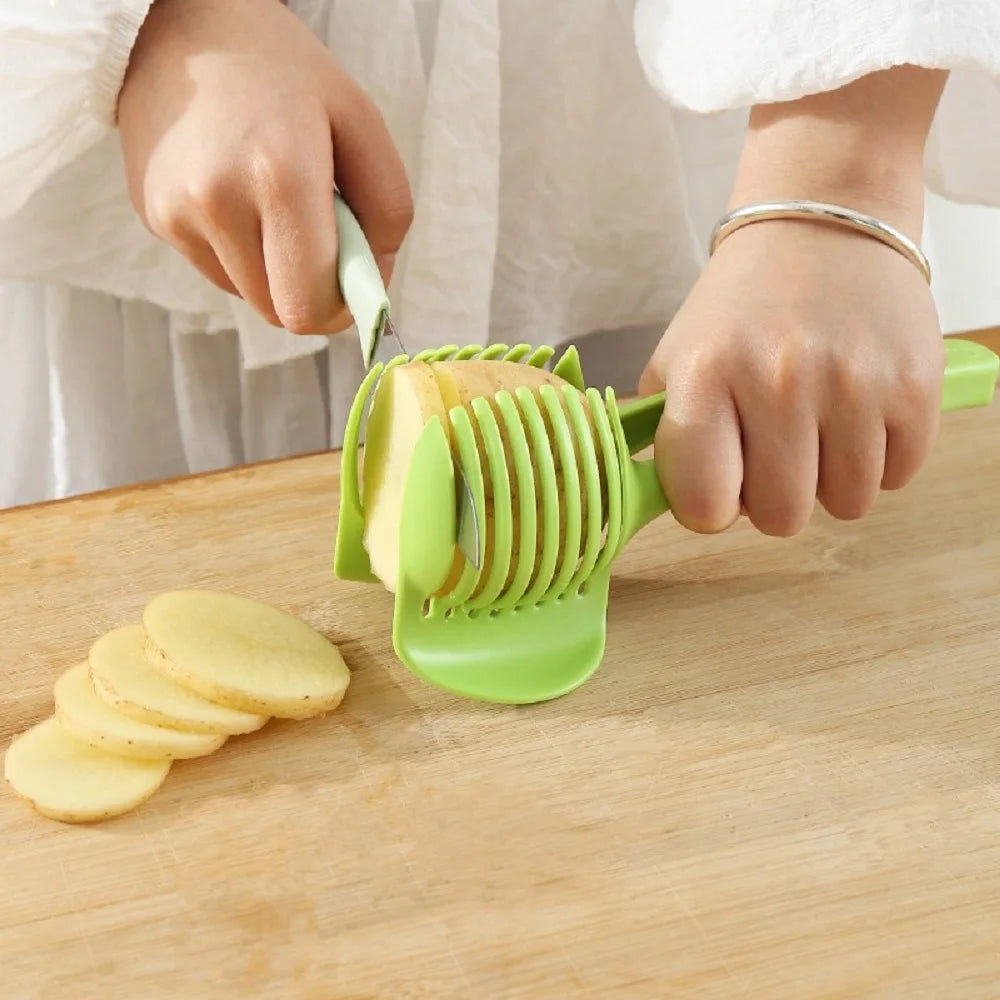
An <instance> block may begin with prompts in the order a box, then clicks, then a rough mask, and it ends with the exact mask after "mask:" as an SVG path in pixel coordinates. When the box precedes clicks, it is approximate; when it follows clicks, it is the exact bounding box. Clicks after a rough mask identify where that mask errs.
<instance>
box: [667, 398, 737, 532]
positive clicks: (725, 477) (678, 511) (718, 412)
mask: <svg viewBox="0 0 1000 1000" xmlns="http://www.w3.org/2000/svg"><path fill="white" fill-rule="evenodd" d="M653 454H654V459H655V461H656V468H657V472H658V473H659V477H660V482H661V483H662V484H663V490H664V493H665V494H666V495H667V497H668V498H669V500H670V507H671V510H672V511H673V514H674V517H675V518H676V519H677V521H678V522H679V523H680V524H682V525H683V526H684V527H686V528H689V529H690V530H692V531H698V532H702V533H706V534H710V533H714V532H719V531H724V530H725V529H726V528H728V527H730V525H732V524H733V522H734V521H735V520H736V519H737V517H738V516H739V509H740V508H739V503H740V483H741V482H742V478H743V457H742V452H741V449H740V426H739V418H738V416H737V413H736V408H735V405H734V403H733V400H732V398H731V396H730V395H729V392H728V390H727V389H725V388H723V387H721V386H713V387H711V388H709V387H700V386H690V385H689V386H684V385H678V386H677V387H672V386H670V385H668V387H667V403H666V406H665V408H664V412H663V417H662V418H661V420H660V424H659V427H658V428H657V432H656V440H655V442H654V449H653Z"/></svg>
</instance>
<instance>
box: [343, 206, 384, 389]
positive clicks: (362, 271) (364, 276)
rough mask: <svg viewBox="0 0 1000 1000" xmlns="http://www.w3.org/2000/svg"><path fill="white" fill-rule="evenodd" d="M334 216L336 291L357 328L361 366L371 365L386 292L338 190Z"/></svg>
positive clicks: (373, 260)
mask: <svg viewBox="0 0 1000 1000" xmlns="http://www.w3.org/2000/svg"><path fill="white" fill-rule="evenodd" d="M333 208H334V213H335V215H336V218H337V242H338V248H337V278H338V281H339V284H340V294H341V295H342V296H343V298H344V302H345V303H346V305H347V308H348V311H349V312H350V314H351V316H352V317H353V318H354V323H355V326H357V328H358V339H359V340H360V342H361V354H362V357H363V358H364V362H365V369H366V370H367V369H368V368H371V365H372V361H373V360H374V358H375V352H376V351H377V350H378V346H379V341H380V340H381V338H382V333H383V331H384V330H385V324H386V321H387V320H388V319H389V296H388V294H387V293H386V290H385V285H384V284H383V283H382V275H381V274H379V270H378V265H377V264H376V263H375V257H374V256H373V254H372V250H371V247H370V246H369V245H368V240H367V239H365V234H364V232H363V231H362V229H361V224H360V223H359V222H358V220H357V218H356V216H355V215H354V213H353V212H352V211H351V209H350V207H349V206H348V204H347V202H346V201H344V199H343V198H342V197H341V194H340V192H339V191H336V190H335V191H334V192H333Z"/></svg>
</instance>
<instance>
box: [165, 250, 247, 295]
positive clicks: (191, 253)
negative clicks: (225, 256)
mask: <svg viewBox="0 0 1000 1000" xmlns="http://www.w3.org/2000/svg"><path fill="white" fill-rule="evenodd" d="M174 246H175V248H176V249H177V250H179V251H180V252H181V253H182V254H183V255H184V256H185V257H186V258H187V259H188V260H189V261H190V262H191V263H192V264H193V265H194V266H195V267H196V268H197V269H198V270H199V271H200V272H201V273H202V274H203V275H204V276H205V277H206V278H208V280H209V281H211V282H212V284H213V285H216V286H217V287H219V288H221V289H222V290H223V291H224V292H228V293H229V294H230V295H237V296H238V295H239V294H240V293H239V291H238V290H237V288H236V286H235V285H234V284H233V283H232V281H231V280H230V278H229V275H228V274H226V269H225V268H224V267H223V266H222V264H221V263H220V262H219V258H218V257H216V255H215V251H214V250H213V249H212V248H211V247H210V246H209V245H208V244H207V243H206V242H205V241H204V240H199V239H184V240H178V241H177V242H176V243H175V244H174Z"/></svg>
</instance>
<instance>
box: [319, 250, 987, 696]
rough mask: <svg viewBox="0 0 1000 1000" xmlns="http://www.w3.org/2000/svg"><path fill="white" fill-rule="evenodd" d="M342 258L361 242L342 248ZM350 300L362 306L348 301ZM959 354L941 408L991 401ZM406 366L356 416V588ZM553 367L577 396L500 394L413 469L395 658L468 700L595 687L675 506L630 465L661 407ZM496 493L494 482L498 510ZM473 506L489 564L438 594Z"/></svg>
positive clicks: (350, 464) (351, 428) (540, 353)
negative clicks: (650, 534)
mask: <svg viewBox="0 0 1000 1000" xmlns="http://www.w3.org/2000/svg"><path fill="white" fill-rule="evenodd" d="M345 250H347V251H350V246H349V245H348V244H347V243H345V241H344V238H343V236H342V237H341V253H342V254H343V253H344V252H345ZM342 280H343V278H342ZM345 298H346V299H347V300H348V303H349V304H350V301H351V296H348V295H346V294H345ZM356 318H357V317H356ZM946 343H947V350H948V364H947V369H946V372H945V377H944V392H943V398H942V410H946V411H947V410H955V409H960V408H967V407H975V406H984V405H987V404H988V403H989V402H990V401H991V400H992V398H993V394H994V389H995V386H996V381H997V374H998V369H1000V358H998V357H997V356H996V355H995V354H993V352H991V351H989V350H987V349H986V348H984V347H982V346H980V345H978V344H975V343H971V342H968V341H960V340H952V339H950V338H949V340H948V341H947V342H946ZM554 354H555V352H554V350H553V349H552V348H549V347H542V348H538V349H532V348H531V347H529V346H527V345H519V346H516V347H512V348H508V347H506V346H504V345H493V346H491V347H487V348H476V347H467V348H462V349H459V348H457V347H455V346H447V347H442V348H440V349H438V350H434V351H425V352H423V353H421V354H418V355H416V359H419V360H422V361H428V362H430V363H434V362H435V361H441V360H446V359H447V360H454V359H458V360H461V359H470V358H481V359H490V358H494V359H502V360H510V361H518V362H521V363H524V364H529V365H534V366H537V367H541V366H543V365H545V364H547V363H548V362H549V361H550V360H551V359H552V358H553V356H554ZM416 359H415V360H416ZM409 360H410V358H409V357H408V356H406V355H399V356H397V357H395V358H393V359H392V360H391V361H389V362H388V364H385V365H384V364H382V363H381V362H379V363H376V364H374V365H373V366H372V367H371V369H370V371H369V373H368V375H367V377H366V378H365V380H364V382H363V383H362V385H361V387H360V389H359V391H358V394H357V396H356V398H355V400H354V405H353V406H352V408H351V412H350V415H349V417H348V422H347V428H346V432H345V436H344V444H343V456H342V469H341V502H340V520H339V523H338V530H337V543H336V544H337V547H336V552H335V557H334V571H335V573H336V575H337V576H338V577H341V578H344V579H351V580H363V581H371V582H374V581H375V577H374V575H373V573H372V571H371V566H370V564H369V561H368V556H367V552H366V551H365V548H364V544H363V529H364V507H363V504H364V492H363V484H362V483H360V481H359V479H360V477H359V474H358V447H359V440H360V431H361V425H362V422H363V418H364V415H365V413H366V410H367V407H368V405H369V401H370V399H371V397H372V395H373V393H374V390H375V387H376V384H377V382H378V379H379V378H381V376H382V375H383V374H384V372H385V371H386V370H387V369H388V368H390V367H392V366H395V365H397V364H404V363H406V362H407V361H409ZM552 370H553V371H554V372H555V373H556V374H558V375H560V376H561V377H562V378H563V379H565V380H566V381H567V382H568V383H569V386H567V387H565V388H564V389H563V390H559V389H557V388H555V387H553V386H545V387H543V388H542V389H540V390H536V391H535V392H532V391H529V390H528V389H518V390H516V391H515V392H513V393H511V392H499V393H497V394H496V395H495V396H494V397H493V398H492V400H490V399H487V398H486V397H481V398H477V399H474V400H473V401H472V403H471V406H470V407H469V409H466V408H464V407H461V406H458V407H455V408H454V409H452V410H451V411H450V412H449V413H448V415H447V417H448V423H449V426H448V427H445V426H444V425H443V424H442V422H441V421H440V420H439V419H437V418H434V419H432V420H431V421H430V422H428V423H427V425H426V426H425V427H424V428H423V431H422V433H421V434H420V436H419V438H418V441H417V445H416V447H415V449H414V452H413V454H412V457H411V459H410V467H409V470H408V473H407V476H406V480H405V487H404V492H403V504H402V519H401V523H400V535H399V573H398V581H397V588H396V593H395V598H394V608H393V622H392V638H393V646H394V648H395V651H396V654H397V656H398V657H399V659H400V660H401V661H402V663H403V664H405V665H406V666H407V667H408V668H409V669H410V670H411V671H413V672H414V673H415V674H417V675H418V676H420V677H421V678H423V679H424V680H426V681H428V682H429V683H431V684H433V685H435V686H437V687H439V688H443V689H445V690H447V691H449V692H452V693H454V694H457V695H461V696H464V697H468V698H474V699H479V700H482V701H488V702H497V703H507V704H516V703H532V702H539V701H545V700H548V699H551V698H556V697H559V696H561V695H564V694H567V693H568V692H570V691H572V690H573V689H575V688H577V687H578V686H580V685H581V684H582V683H584V682H585V681H586V680H587V679H588V678H589V677H590V676H591V675H592V674H593V673H594V671H595V670H596V669H597V668H598V666H599V665H600V662H601V660H602V658H603V655H604V649H605V639H606V621H607V608H608V590H609V584H610V578H611V566H612V564H613V562H614V560H615V557H616V556H617V555H618V554H619V553H620V552H621V551H622V549H623V548H624V546H625V545H626V544H627V543H628V541H629V540H630V539H631V538H632V537H633V536H634V535H635V534H636V533H637V532H638V531H639V530H641V529H642V528H643V527H644V526H645V525H647V524H648V523H649V522H650V521H652V520H653V519H654V518H656V517H658V516H659V515H660V514H663V513H665V512H666V511H667V510H668V508H669V505H668V503H667V499H666V497H665V496H664V495H663V492H662V490H661V488H660V484H659V480H658V477H657V474H656V471H655V468H654V465H653V461H652V459H644V460H637V459H636V458H634V457H633V456H634V455H635V454H636V453H638V452H639V451H641V450H643V449H644V448H646V447H647V446H648V445H650V444H651V443H652V441H653V436H654V433H655V429H656V426H657V423H658V421H659V418H660V415H661V413H662V410H663V405H664V395H663V394H662V393H661V394H658V395H656V396H649V397H647V398H645V399H640V400H637V401H635V402H629V403H625V404H623V405H620V404H619V403H618V402H617V400H616V399H615V394H614V392H613V391H612V390H611V389H610V388H609V389H606V390H605V391H604V392H603V393H602V392H600V391H599V390H598V389H596V388H593V387H590V388H588V387H586V386H585V384H584V379H583V373H582V371H581V369H580V363H579V359H578V357H577V354H576V352H575V350H573V349H572V348H571V349H569V350H567V351H566V352H565V353H564V354H563V355H562V356H561V357H560V358H559V360H558V361H557V362H556V363H555V365H554V367H553V369H552ZM581 393H582V395H581ZM477 432H478V437H479V439H480V440H481V441H482V454H481V453H480V449H479V447H478V446H477ZM452 442H454V444H452ZM508 453H509V454H508ZM508 458H509V459H510V461H509V462H508ZM508 467H510V468H512V469H513V481H512V478H511V476H510V475H509V474H508ZM463 481H464V483H467V484H468V489H467V490H466V489H465V488H463ZM486 481H489V482H490V483H491V484H492V495H491V497H490V498H489V499H490V508H489V509H488V506H487V497H486V494H485V486H484V483H485V482H486ZM466 493H467V499H465V500H463V495H465V494H466ZM463 504H471V506H472V511H471V516H472V517H474V519H475V524H477V525H479V526H481V527H482V530H481V531H479V532H478V534H477V537H476V539H475V547H476V549H477V555H478V557H479V558H478V559H472V558H468V559H467V560H466V562H465V564H464V569H463V572H462V574H461V576H460V578H459V580H458V582H457V583H455V584H454V586H453V587H452V588H451V589H450V591H448V592H447V593H444V594H441V593H439V592H440V591H441V589H442V588H443V587H444V585H445V583H446V581H447V580H448V577H449V574H450V571H451V568H452V565H453V560H454V555H455V548H456V545H457V544H458V543H459V533H460V532H459V523H460V520H461V518H462V514H461V511H462V507H463ZM488 513H491V514H492V520H491V519H489V518H488V517H487V515H488ZM432 595H437V596H432Z"/></svg>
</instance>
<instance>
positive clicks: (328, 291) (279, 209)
mask: <svg viewBox="0 0 1000 1000" xmlns="http://www.w3.org/2000/svg"><path fill="white" fill-rule="evenodd" d="M314 124H316V125H318V126H319V127H318V128H314V129H313V130H312V134H315V135H316V136H317V139H318V141H317V142H316V143H315V144H314V146H313V147H312V148H310V149H309V150H308V152H306V153H305V154H303V155H300V156H298V157H296V159H295V161H294V165H289V166H284V165H283V163H282V161H280V160H279V161H277V162H274V163H272V164H271V165H270V170H269V176H268V177H267V179H266V182H265V183H263V184H262V185H261V189H260V191H259V195H258V197H259V201H258V206H259V210H260V219H261V244H262V248H263V261H264V267H265V270H266V273H267V281H268V286H269V289H270V294H271V299H272V301H273V302H274V308H275V311H276V312H277V314H278V316H279V317H280V319H281V323H282V325H283V326H284V327H285V329H287V330H290V331H291V332H293V333H300V334H327V333H338V332H340V331H341V330H345V329H347V327H349V326H350V325H351V323H352V319H351V316H350V314H349V313H348V311H347V308H346V306H345V305H344V301H343V298H342V296H341V294H340V283H339V278H338V274H337V219H336V214H335V212H334V202H333V190H334V163H333V155H334V150H333V142H332V140H331V138H330V132H329V128H328V123H327V122H326V120H325V119H324V120H323V121H321V122H317V123H314Z"/></svg>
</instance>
